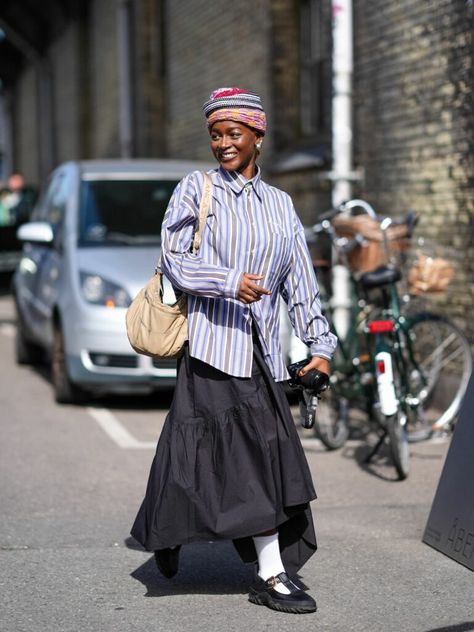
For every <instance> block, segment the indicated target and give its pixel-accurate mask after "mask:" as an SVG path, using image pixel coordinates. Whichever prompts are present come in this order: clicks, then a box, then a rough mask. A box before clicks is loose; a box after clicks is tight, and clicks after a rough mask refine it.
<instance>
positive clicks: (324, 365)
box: [298, 356, 331, 377]
mask: <svg viewBox="0 0 474 632" xmlns="http://www.w3.org/2000/svg"><path fill="white" fill-rule="evenodd" d="M312 369H317V370H318V371H322V373H326V374H327V375H331V365H330V364H329V360H326V358H320V357H318V356H313V357H312V358H311V360H310V361H309V362H308V364H307V365H306V366H304V367H303V368H302V369H300V371H299V373H298V375H299V376H300V377H303V375H306V373H308V371H311V370H312Z"/></svg>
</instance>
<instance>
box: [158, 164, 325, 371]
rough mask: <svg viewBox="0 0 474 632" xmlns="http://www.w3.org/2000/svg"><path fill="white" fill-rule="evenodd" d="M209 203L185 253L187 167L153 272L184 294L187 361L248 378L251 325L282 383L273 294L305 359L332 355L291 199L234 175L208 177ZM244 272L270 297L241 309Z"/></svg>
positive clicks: (189, 225)
mask: <svg viewBox="0 0 474 632" xmlns="http://www.w3.org/2000/svg"><path fill="white" fill-rule="evenodd" d="M209 173H210V176H211V181H212V198H211V203H210V208H209V211H208V216H207V221H206V225H205V227H204V230H203V234H202V244H201V248H200V250H199V251H198V252H197V253H196V254H192V253H191V252H190V247H191V243H192V240H193V234H194V230H195V227H196V226H197V224H198V217H199V203H200V200H201V194H202V189H203V180H204V176H203V174H202V173H201V172H199V171H195V172H193V173H190V174H189V175H187V176H186V177H185V178H183V180H182V181H181V182H180V183H179V184H178V186H177V187H176V189H175V191H174V193H173V196H172V198H171V200H170V203H169V206H168V208H167V211H166V213H165V217H164V220H163V226H162V256H161V269H162V271H163V273H164V274H165V276H166V277H167V278H168V279H169V280H170V281H171V283H172V284H173V286H175V287H176V288H178V289H180V290H182V291H183V292H186V294H188V336H189V350H190V354H191V356H193V357H195V358H198V359H199V360H202V361H203V362H206V363H207V364H210V365H211V366H213V367H215V368H217V369H219V370H221V371H223V372H225V373H227V374H229V375H233V376H237V377H250V376H251V372H252V358H253V342H252V323H253V324H254V326H255V329H256V331H257V334H258V337H259V340H260V343H261V346H262V350H263V353H264V356H265V361H266V362H267V364H268V366H269V367H270V370H271V372H272V375H273V376H274V378H275V380H277V381H282V380H286V379H288V373H287V371H286V366H285V363H284V361H283V357H282V354H281V348H280V342H279V299H280V294H281V295H282V296H283V298H284V299H285V301H286V302H287V304H288V312H289V315H290V320H291V322H292V324H293V327H294V329H295V332H296V335H297V336H298V337H299V338H300V339H301V340H303V342H305V343H306V344H307V345H308V346H309V348H310V352H311V355H316V356H321V357H323V358H327V359H330V358H331V356H332V353H333V351H334V349H335V347H336V338H335V336H334V335H333V334H332V333H330V331H329V327H328V323H327V321H326V319H325V318H324V316H323V315H322V314H321V305H320V300H319V289H318V285H317V281H316V277H315V274H314V271H313V266H312V263H311V258H310V255H309V252H308V248H307V245H306V241H305V238H304V230H303V226H302V224H301V222H300V220H299V218H298V217H297V215H296V212H295V210H294V207H293V204H292V202H291V199H290V197H289V196H288V195H287V194H286V193H284V192H283V191H280V190H279V189H276V188H275V187H272V186H269V185H268V184H266V183H265V182H263V181H262V180H261V176H260V170H258V171H257V174H256V175H255V177H254V178H252V179H251V180H247V179H246V178H245V177H244V176H242V175H241V174H239V173H237V172H234V171H226V170H225V169H222V168H218V169H215V170H213V171H210V172H209ZM244 272H247V273H250V274H259V275H263V276H264V279H263V280H262V281H259V283H261V284H262V286H263V287H265V288H267V289H269V290H271V295H268V296H265V295H264V296H263V297H262V299H261V300H260V301H256V302H255V303H251V304H249V305H247V304H245V303H242V302H241V301H239V300H238V299H237V295H238V291H239V287H240V281H241V277H242V274H243V273H244Z"/></svg>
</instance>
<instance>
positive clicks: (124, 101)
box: [117, 0, 133, 158]
mask: <svg viewBox="0 0 474 632" xmlns="http://www.w3.org/2000/svg"><path fill="white" fill-rule="evenodd" d="M130 30H131V29H130V0H118V3H117V35H118V37H117V39H118V62H119V83H120V87H119V100H120V130H119V131H120V157H121V158H131V157H132V155H133V108H132V63H131V46H130V36H131V32H130Z"/></svg>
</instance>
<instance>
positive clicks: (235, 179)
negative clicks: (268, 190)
mask: <svg viewBox="0 0 474 632" xmlns="http://www.w3.org/2000/svg"><path fill="white" fill-rule="evenodd" d="M217 172H218V174H219V175H220V176H221V178H222V179H223V180H224V182H225V183H226V184H227V185H228V186H229V187H230V188H231V189H232V191H234V193H236V194H237V195H239V194H240V193H242V191H243V190H244V188H245V187H249V186H250V187H252V188H253V190H254V191H255V193H256V194H257V195H258V197H259V198H260V199H262V192H261V178H262V172H261V170H260V167H258V166H257V173H256V174H255V175H254V177H253V178H251V179H250V180H247V178H246V177H245V176H243V175H242V174H241V173H239V172H238V171H227V170H226V169H223V168H222V167H219V168H218V169H217Z"/></svg>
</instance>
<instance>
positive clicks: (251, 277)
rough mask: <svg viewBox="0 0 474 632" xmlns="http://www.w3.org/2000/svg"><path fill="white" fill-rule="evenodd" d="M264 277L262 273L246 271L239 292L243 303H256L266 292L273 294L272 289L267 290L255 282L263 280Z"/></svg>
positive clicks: (238, 295)
mask: <svg viewBox="0 0 474 632" xmlns="http://www.w3.org/2000/svg"><path fill="white" fill-rule="evenodd" d="M263 278H264V277H263V276H261V275H260V274H249V273H248V272H244V274H243V275H242V280H241V281H240V287H239V292H238V294H237V298H238V299H239V301H242V303H255V301H260V300H261V298H262V296H263V295H264V294H271V292H270V290H266V289H265V288H264V287H262V286H261V285H258V284H257V283H255V281H261V280H262V279H263Z"/></svg>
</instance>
